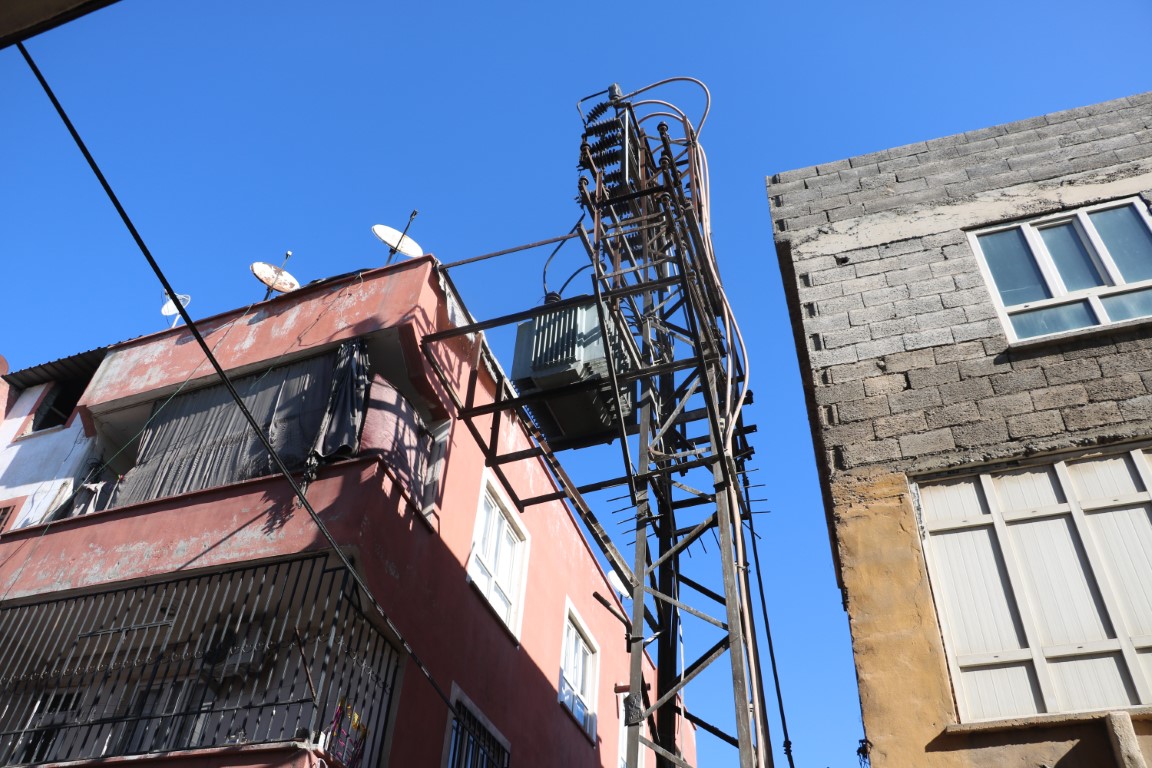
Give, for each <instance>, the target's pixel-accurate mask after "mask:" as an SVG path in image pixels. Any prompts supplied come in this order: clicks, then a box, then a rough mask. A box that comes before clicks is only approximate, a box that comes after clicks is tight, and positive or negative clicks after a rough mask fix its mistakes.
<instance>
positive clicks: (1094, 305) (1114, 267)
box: [969, 199, 1152, 340]
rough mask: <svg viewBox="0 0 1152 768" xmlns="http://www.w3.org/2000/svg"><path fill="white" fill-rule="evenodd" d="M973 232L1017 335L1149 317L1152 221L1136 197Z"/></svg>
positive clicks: (1010, 328)
mask: <svg viewBox="0 0 1152 768" xmlns="http://www.w3.org/2000/svg"><path fill="white" fill-rule="evenodd" d="M969 237H970V239H971V242H972V246H973V249H974V250H975V251H976V253H977V254H978V255H979V257H980V261H981V268H982V270H983V272H984V276H985V279H986V280H988V282H989V284H990V285H991V286H992V287H993V288H994V289H995V290H993V295H994V296H995V297H996V300H997V309H998V310H999V312H1000V317H1001V320H1002V321H1003V323H1004V326H1005V328H1006V329H1007V331H1008V334H1009V337H1010V338H1012V339H1013V340H1022V339H1031V338H1036V337H1040V336H1048V335H1050V334H1054V333H1062V332H1065V331H1074V330H1077V329H1082V328H1094V327H1097V326H1102V325H1110V324H1112V323H1119V322H1123V321H1125V320H1134V319H1136V318H1141V317H1152V218H1150V217H1149V214H1148V209H1147V206H1146V205H1144V204H1143V203H1142V202H1141V201H1140V200H1139V199H1132V200H1128V201H1122V202H1120V203H1116V202H1112V203H1106V204H1103V205H1096V206H1089V207H1086V208H1081V209H1079V210H1076V211H1071V212H1065V213H1061V214H1058V215H1053V216H1046V217H1043V218H1039V219H1033V220H1031V221H1026V222H1024V223H1022V224H1014V225H1012V226H1008V227H996V228H991V229H986V230H983V231H981V232H974V233H972V234H971V235H970V236H969Z"/></svg>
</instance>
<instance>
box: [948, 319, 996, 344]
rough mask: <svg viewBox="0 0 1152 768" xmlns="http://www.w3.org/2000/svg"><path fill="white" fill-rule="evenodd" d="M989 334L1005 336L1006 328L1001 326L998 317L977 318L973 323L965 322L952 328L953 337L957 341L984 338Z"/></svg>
mask: <svg viewBox="0 0 1152 768" xmlns="http://www.w3.org/2000/svg"><path fill="white" fill-rule="evenodd" d="M989 336H995V337H1000V338H1003V337H1004V329H1003V328H1001V327H1000V321H999V320H998V319H993V320H977V321H976V322H973V323H964V325H957V326H954V327H953V328H952V338H954V339H955V340H956V341H957V343H959V342H962V341H972V340H973V339H983V338H987V337H989Z"/></svg>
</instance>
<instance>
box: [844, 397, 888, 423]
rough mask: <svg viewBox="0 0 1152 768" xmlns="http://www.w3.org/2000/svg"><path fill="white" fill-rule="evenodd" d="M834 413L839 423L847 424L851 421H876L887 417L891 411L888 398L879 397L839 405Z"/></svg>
mask: <svg viewBox="0 0 1152 768" xmlns="http://www.w3.org/2000/svg"><path fill="white" fill-rule="evenodd" d="M836 412H837V414H838V416H839V417H840V423H841V424H847V423H849V422H852V421H864V420H866V419H867V420H872V419H877V418H879V417H881V416H887V415H888V414H890V413H891V412H892V411H891V410H890V409H889V407H888V398H887V397H884V396H883V395H881V396H879V397H865V398H861V399H860V400H849V401H847V402H844V403H840V404H839V405H837V407H836Z"/></svg>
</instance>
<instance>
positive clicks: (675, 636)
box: [425, 78, 772, 768]
mask: <svg viewBox="0 0 1152 768" xmlns="http://www.w3.org/2000/svg"><path fill="white" fill-rule="evenodd" d="M684 79H687V78H684ZM693 82H697V81H693ZM657 85H660V84H657ZM653 87H655V86H650V87H649V88H645V89H642V90H641V91H637V92H635V93H633V94H629V95H627V96H625V95H623V94H621V92H620V90H619V88H618V87H616V86H613V87H612V88H610V89H609V90H608V91H606V92H605V94H597V96H596V97H589V99H586V100H585V101H588V100H590V99H593V98H597V97H599V96H601V95H606V98H605V100H604V101H601V102H600V103H597V104H595V105H594V106H592V107H591V108H590V109H588V110H587V112H586V113H585V114H584V121H585V126H584V133H583V143H582V144H581V148H580V168H581V177H580V192H579V200H580V203H581V206H582V207H583V208H584V211H585V218H584V221H586V222H590V224H581V225H578V226H577V228H576V230H575V234H576V236H577V237H579V239H580V240H581V241H582V242H583V244H584V247H585V250H586V251H587V254H588V256H589V257H590V259H591V266H592V269H593V272H594V278H593V280H592V291H593V295H592V296H585V297H578V298H574V299H566V300H561V301H558V302H554V303H551V304H549V305H546V306H545V307H541V308H537V309H534V310H528V311H525V312H520V313H517V314H515V315H507V316H504V317H501V318H497V319H494V320H489V321H485V322H479V323H476V322H472V323H469V324H467V325H464V326H462V327H459V328H457V329H455V330H453V331H447V332H443V333H439V334H433V335H431V336H428V337H426V338H425V344H426V346H427V345H428V344H434V343H439V342H448V341H449V340H452V339H455V340H456V341H457V342H459V341H460V340H461V339H462V337H464V336H465V335H469V338H473V339H474V338H476V337H475V336H471V334H476V333H477V332H478V331H482V330H484V329H486V328H493V327H496V326H500V325H507V324H510V323H513V322H520V321H523V320H526V319H534V318H542V317H545V318H546V317H549V316H556V313H557V312H559V311H562V310H565V309H568V308H572V307H581V306H583V307H587V306H589V305H594V306H595V307H596V312H597V313H598V315H599V323H600V328H601V329H603V337H604V343H605V346H606V348H607V349H608V350H609V351H608V353H607V355H606V357H607V362H608V365H607V367H608V371H607V378H608V382H603V381H601V382H599V383H598V384H584V385H581V384H573V385H569V386H567V387H565V389H564V391H565V392H569V391H575V390H578V389H580V388H581V387H582V386H583V387H585V388H589V387H592V386H599V387H600V388H601V390H602V391H604V392H606V393H607V399H608V400H609V401H610V404H611V407H612V408H614V409H615V410H616V415H615V418H614V419H613V420H612V421H613V423H614V424H615V426H616V428H617V431H618V433H617V435H616V437H617V440H616V442H617V444H618V445H619V447H620V452H621V457H622V464H623V467H624V473H623V474H622V475H614V476H612V477H608V478H603V479H601V480H599V481H597V482H594V483H590V484H587V485H583V486H579V487H577V486H576V485H575V484H574V483H573V482H572V480H571V479H570V478H569V477H568V475H567V474H566V473H565V471H564V470H563V468H561V466H560V464H559V462H558V461H557V460H556V458H555V456H554V454H553V450H552V448H551V447H550V446H549V444H548V440H547V438H546V437H545V435H544V434H542V432H541V430H540V429H539V428H537V427H535V426H534V425H533V423H532V419H531V417H530V415H529V412H528V409H530V408H532V407H533V405H534V403H535V402H536V401H539V400H540V399H541V398H542V397H544V396H545V395H541V394H535V395H528V396H525V395H522V394H520V393H518V392H517V391H516V390H515V389H514V388H513V387H512V386H511V385H510V384H508V383H507V382H503V383H502V384H501V386H500V387H498V390H497V394H496V397H495V400H494V402H478V401H477V400H476V399H475V398H474V393H475V391H476V388H475V387H474V386H469V387H468V388H467V390H468V391H467V393H463V394H462V393H458V392H456V390H455V388H453V387H452V385H451V383H450V380H449V379H450V377H449V376H447V375H446V374H445V373H444V372H440V378H441V381H442V382H443V383H444V384H445V385H446V388H447V389H448V390H449V392H450V394H451V395H452V397H453V398H454V399H455V400H456V405H457V407H458V408H459V410H460V413H461V415H462V417H463V420H464V422H465V423H466V424H467V425H468V427H469V429H470V430H471V431H472V433H473V436H474V437H475V439H476V440H477V441H478V442H479V443H480V444H481V445H487V447H488V452H489V457H488V459H489V465H490V466H491V467H492V470H493V471H494V472H495V473H497V474H498V475H500V476H501V478H502V479H503V473H502V471H501V467H502V466H504V465H505V464H507V463H508V462H510V461H515V460H520V459H523V458H526V457H528V456H539V457H543V458H544V459H545V461H546V462H547V463H548V465H549V467H550V468H551V470H552V473H553V475H554V477H555V478H556V480H557V481H558V483H559V485H560V487H561V488H562V489H563V490H562V491H560V492H558V493H552V494H546V495H543V496H538V497H534V498H526V499H520V498H516V499H514V502H515V503H516V505H517V507H518V508H519V509H520V510H521V511H523V510H524V509H525V508H526V507H528V506H531V505H532V504H536V503H541V502H545V501H552V500H555V499H559V498H563V499H565V500H567V501H568V503H569V504H570V505H571V507H572V509H573V510H574V511H575V512H576V513H577V514H578V515H579V516H580V517H581V519H582V520H583V521H584V523H585V526H586V527H587V528H588V530H589V532H590V533H591V535H592V537H593V539H594V540H595V542H596V543H597V544H598V545H599V547H600V549H601V551H602V553H603V554H604V556H605V558H606V559H607V560H608V562H609V563H610V565H611V567H612V568H613V570H615V571H616V574H617V575H618V576H619V577H620V579H621V581H622V582H623V583H624V585H625V588H626V589H627V590H629V591H630V593H631V603H632V615H631V617H625V616H618V618H619V619H620V620H621V621H622V622H623V623H624V625H625V627H626V635H627V642H628V644H629V650H630V654H631V666H630V679H629V692H628V694H627V696H626V697H625V720H626V723H627V725H628V741H627V765H628V766H629V768H639V767H640V766H643V765H644V764H645V763H644V754H645V752H646V751H648V750H650V751H652V752H653V753H655V756H656V758H655V759H656V764H657V766H660V767H661V768H664V766H687V767H688V768H691V763H689V762H688V761H687V760H685V759H684V757H683V755H682V752H681V749H682V746H683V743H682V738H681V735H682V734H681V729H683V728H684V727H685V723H686V722H687V723H691V724H693V725H695V726H697V727H699V728H701V729H703V730H706V731H708V732H709V733H711V734H713V735H715V736H717V737H718V738H720V739H722V740H724V741H727V742H729V743H730V744H732V745H733V746H735V747H737V748H738V750H739V755H740V762H739V765H740V766H741V768H770V766H771V765H772V756H771V749H770V743H769V735H768V728H767V721H766V714H765V705H764V693H763V687H762V684H761V680H760V664H759V660H758V653H757V637H756V630H755V622H754V618H753V610H752V604H751V600H750V589H749V580H748V569H749V559H748V555H747V552H746V549H745V536H744V522H745V521H746V520H748V519H749V516H750V515H751V509H750V502H751V499H750V498H749V488H750V483H749V481H748V476H747V471H748V469H747V467H746V462H747V461H748V460H749V459H750V457H751V455H752V449H751V447H750V446H749V444H748V440H747V435H748V433H750V432H752V431H753V430H754V427H749V426H746V425H745V424H744V421H743V417H742V415H741V409H742V407H743V405H744V404H745V403H746V402H748V401H750V393H749V392H748V390H747V380H746V375H745V373H746V360H745V355H744V345H743V342H742V341H741V338H740V333H739V329H738V327H737V325H736V322H735V319H734V317H733V315H732V311H731V308H730V307H729V305H728V300H727V297H726V296H725V293H724V288H723V285H722V284H721V280H720V275H719V271H718V269H717V266H716V261H715V256H714V253H713V250H712V243H711V239H710V237H709V233H708V182H707V167H706V162H705V159H704V155H703V152H702V150H701V149H700V146H699V143H698V141H697V131H698V128H697V127H694V126H693V125H692V123H691V122H690V120H689V119H688V118H687V116H686V115H685V114H684V113H683V112H681V111H680V110H679V109H677V108H676V107H675V106H673V105H671V104H669V103H668V102H665V101H662V100H655V99H645V100H638V99H636V98H635V97H636V96H638V95H640V94H641V93H643V92H646V91H648V90H650V89H651V88H653ZM705 92H706V91H705ZM705 114H706V113H705ZM654 123H655V125H653V124H654ZM652 128H654V129H655V132H654V133H649V131H650V130H651V129H652ZM561 239H563V238H557V240H561ZM546 242H549V241H546ZM534 245H535V244H534ZM526 247H528V246H526ZM500 253H504V252H500ZM473 349H474V353H475V355H476V356H477V360H476V362H477V363H480V362H481V359H482V358H483V357H484V356H486V355H490V353H489V352H487V351H486V350H487V347H486V346H485V345H483V344H476V345H474V347H473ZM428 357H429V360H430V361H433V364H434V365H435V361H434V355H432V354H429V355H428ZM477 367H479V366H477ZM489 370H494V371H498V370H499V366H498V365H495V363H494V361H493V363H492V364H491V365H490V366H489ZM552 395H553V396H555V392H553V393H552ZM512 411H518V412H519V414H520V416H521V417H522V418H523V420H524V422H525V423H527V424H529V428H530V429H531V430H532V432H533V438H534V443H535V445H534V446H533V447H532V448H530V449H528V450H525V449H523V448H520V449H514V448H513V447H509V446H503V447H502V446H501V445H500V444H499V440H498V435H499V433H500V420H501V418H502V417H507V416H508V414H509V413H510V412H512ZM609 488H617V489H620V488H622V489H624V491H625V493H626V495H627V498H628V503H629V507H628V509H629V512H630V513H631V514H632V516H633V517H632V520H631V533H632V534H633V535H634V536H635V540H634V542H631V543H630V544H628V545H626V546H624V547H623V549H622V548H621V547H618V546H617V545H616V544H615V543H614V542H613V540H612V538H611V537H610V536H609V535H608V534H607V532H606V531H605V529H604V527H603V526H602V525H601V523H600V521H599V519H598V518H597V516H596V514H595V513H594V511H593V509H592V508H591V506H590V505H589V504H588V503H587V502H586V501H585V499H584V494H589V493H593V492H599V491H602V490H604V489H609ZM706 536H707V537H708V542H711V541H713V540H715V542H716V544H717V545H718V547H712V546H710V545H709V546H705V543H704V541H703V538H704V537H706ZM629 545H630V546H631V549H632V552H631V554H632V558H631V562H629V561H628V559H627V557H626V555H625V552H626V551H627V549H628V546H629ZM690 549H691V554H692V556H693V559H694V560H697V561H699V560H700V559H703V560H704V561H705V563H704V564H703V566H702V565H701V564H700V563H699V562H695V563H694V564H693V565H694V569H696V570H695V571H694V572H696V573H699V569H701V568H702V567H703V568H704V569H705V570H708V569H711V575H713V576H716V575H717V574H718V581H719V583H720V585H721V586H720V588H719V589H714V588H710V587H709V586H706V585H705V584H703V583H701V580H696V579H693V578H691V577H690V576H689V575H688V574H685V573H683V572H682V570H681V558H682V557H683V556H685V555H687V554H688V553H689V550H690ZM713 581H714V582H715V580H713ZM605 605H606V607H609V606H608V605H607V602H606V601H605ZM610 609H611V610H614V609H612V608H610ZM689 648H691V649H694V652H695V651H696V650H699V649H700V648H703V649H704V650H702V651H701V652H699V655H698V656H696V658H693V659H686V658H684V654H685V651H686V650H687V649H689ZM653 649H654V653H653ZM646 655H649V656H654V661H655V666H656V671H655V680H654V683H655V684H654V685H651V682H652V681H650V680H646V678H645V657H646ZM725 659H726V660H727V662H728V667H729V670H730V679H731V684H732V707H733V709H732V710H729V712H730V713H731V714H733V715H734V721H735V729H736V733H735V734H734V735H732V734H728V733H726V732H724V731H723V730H722V729H720V728H718V727H717V726H715V725H714V724H713V723H712V722H710V721H709V719H708V717H706V715H712V714H713V713H707V712H701V711H697V710H695V709H693V703H694V702H696V701H698V700H697V699H696V697H695V696H694V694H692V691H693V687H692V684H693V682H694V681H698V680H699V679H700V674H701V673H702V672H703V671H704V670H705V669H706V668H708V667H709V666H711V665H713V664H717V663H722V660H725ZM717 714H720V715H721V716H724V713H717Z"/></svg>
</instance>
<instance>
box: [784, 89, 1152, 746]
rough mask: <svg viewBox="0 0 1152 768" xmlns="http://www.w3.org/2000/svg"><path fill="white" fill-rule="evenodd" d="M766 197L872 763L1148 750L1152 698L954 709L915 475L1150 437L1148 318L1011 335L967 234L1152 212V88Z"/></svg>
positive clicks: (814, 176) (810, 176)
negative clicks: (973, 719)
mask: <svg viewBox="0 0 1152 768" xmlns="http://www.w3.org/2000/svg"><path fill="white" fill-rule="evenodd" d="M768 195H769V199H770V203H771V208H772V217H773V224H774V228H775V236H776V247H777V253H778V257H779V261H780V267H781V271H782V273H783V277H784V286H785V292H786V294H787V297H788V301H789V309H790V314H791V317H792V322H793V330H794V334H795V339H796V344H797V350H798V354H799V356H800V361H801V371H802V378H803V383H804V388H805V391H806V397H807V404H808V409H809V418H810V422H811V425H812V431H813V438H814V443H815V447H816V451H817V454H818V457H817V459H818V466H819V469H820V474H821V480H822V483H823V486H824V488H823V490H824V496H825V501H826V505H827V511H828V515H829V528H830V531H831V534H832V540H833V548H834V559H835V561H836V565H837V571H838V575H839V578H840V580H841V586H842V588H843V589H844V592H845V605H846V608H847V610H848V613H849V620H850V624H851V628H852V635H853V645H854V653H855V655H856V662H857V673H858V678H859V682H860V692H861V705H862V711H863V715H864V723H865V728H866V731H867V736H868V738H869V740H870V741H871V742H872V743H873V753H872V764H873V766H875V768H888V767H889V766H921V765H924V766H928V765H930V766H986V765H987V766H992V765H997V766H1001V765H1020V766H1040V765H1047V766H1057V765H1059V766H1061V768H1072V766H1090V765H1091V766H1098V765H1112V764H1115V765H1125V766H1128V765H1143V764H1144V761H1145V760H1146V759H1147V756H1150V755H1152V737H1150V736H1149V734H1150V733H1152V729H1150V728H1149V723H1147V722H1146V720H1144V719H1143V715H1142V714H1141V711H1140V710H1134V711H1132V712H1131V713H1121V714H1120V715H1116V716H1115V717H1112V718H1111V719H1109V717H1106V716H1105V715H1104V714H1100V715H1099V716H1087V715H1077V716H1066V717H1061V716H1054V715H1047V716H1044V717H1041V718H1033V719H1031V720H1029V721H1028V722H1023V723H1020V722H1017V723H1012V722H1005V721H1001V722H999V723H996V724H961V723H960V719H959V717H958V714H957V707H956V704H955V702H954V695H953V691H952V685H951V683H950V680H949V673H948V666H947V661H946V657H945V653H944V647H943V643H942V641H941V633H940V627H939V624H938V622H937V617H936V613H935V609H934V607H933V603H932V597H931V591H930V584H929V578H928V571H927V568H926V565H925V561H924V554H923V545H922V542H921V536H920V530H919V527H920V526H919V521H918V520H917V517H916V510H915V508H914V506H913V499H912V490H911V486H910V485H909V481H908V478H909V477H910V476H911V477H913V478H915V477H917V476H922V475H925V474H928V473H939V472H943V471H948V470H954V469H959V468H966V469H971V468H974V467H977V466H980V465H987V464H995V463H998V462H1008V461H1012V460H1016V459H1020V458H1022V457H1028V456H1035V455H1045V454H1056V453H1059V452H1065V451H1071V450H1075V449H1089V448H1092V447H1095V446H1106V445H1119V444H1123V443H1131V442H1134V441H1138V440H1141V439H1144V440H1147V439H1152V322H1148V321H1147V320H1145V321H1140V322H1137V323H1135V324H1126V325H1124V326H1123V327H1119V328H1117V327H1113V328H1098V329H1094V330H1092V331H1090V332H1081V333H1078V334H1075V335H1074V336H1072V337H1065V338H1059V339H1046V340H1032V341H1029V342H1027V343H1020V342H1015V343H1010V342H1009V339H1008V337H1007V335H1006V333H1005V330H1004V328H1003V326H1002V325H1001V321H1000V319H999V317H998V316H997V312H996V308H995V305H994V300H993V296H992V294H991V292H990V289H989V287H988V285H987V283H986V282H985V280H984V278H983V277H982V275H981V272H980V267H979V265H978V262H977V259H976V255H975V254H974V253H973V250H972V247H971V246H970V244H969V240H968V234H967V233H968V231H970V230H973V229H978V228H981V227H986V226H989V225H994V224H998V223H1004V222H1010V221H1014V220H1018V219H1025V218H1028V217H1032V216H1040V215H1044V214H1050V213H1057V212H1060V211H1064V210H1069V209H1072V208H1076V207H1079V206H1083V205H1088V204H1093V203H1100V202H1107V201H1111V200H1119V199H1124V198H1131V197H1138V198H1139V199H1142V200H1143V202H1144V203H1146V204H1149V205H1152V93H1148V94H1142V95H1138V96H1132V97H1129V98H1125V99H1118V100H1115V101H1111V102H1106V103H1103V104H1097V105H1093V106H1088V107H1083V108H1080V109H1073V110H1068V111H1065V112H1058V113H1053V114H1050V115H1045V116H1041V117H1036V118H1032V119H1029V120H1022V121H1020V122H1016V123H1011V124H1007V125H1001V126H994V127H991V128H985V129H981V130H977V131H970V132H968V133H963V134H959V135H956V136H949V137H946V138H942V139H936V140H932V141H927V142H920V143H917V144H910V145H908V146H904V147H897V148H894V149H888V150H884V151H881V152H876V153H873V154H869V155H863V156H860V157H854V158H850V159H846V160H840V161H836V162H831V163H825V164H821V165H816V166H813V167H810V168H802V169H798V170H790V171H785V172H782V173H778V174H776V175H774V176H772V177H770V178H769V180H768ZM1145 714H1147V713H1145ZM1132 720H1135V721H1136V722H1135V726H1133V725H1132ZM1125 724H1127V725H1125ZM1023 726H1027V729H1026V730H1021V728H1022V727H1023ZM1137 744H1138V745H1140V746H1141V747H1142V749H1143V754H1144V756H1145V757H1141V756H1140V754H1139V749H1138V748H1137V747H1136V746H1134V745H1137ZM1125 745H1126V746H1125Z"/></svg>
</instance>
